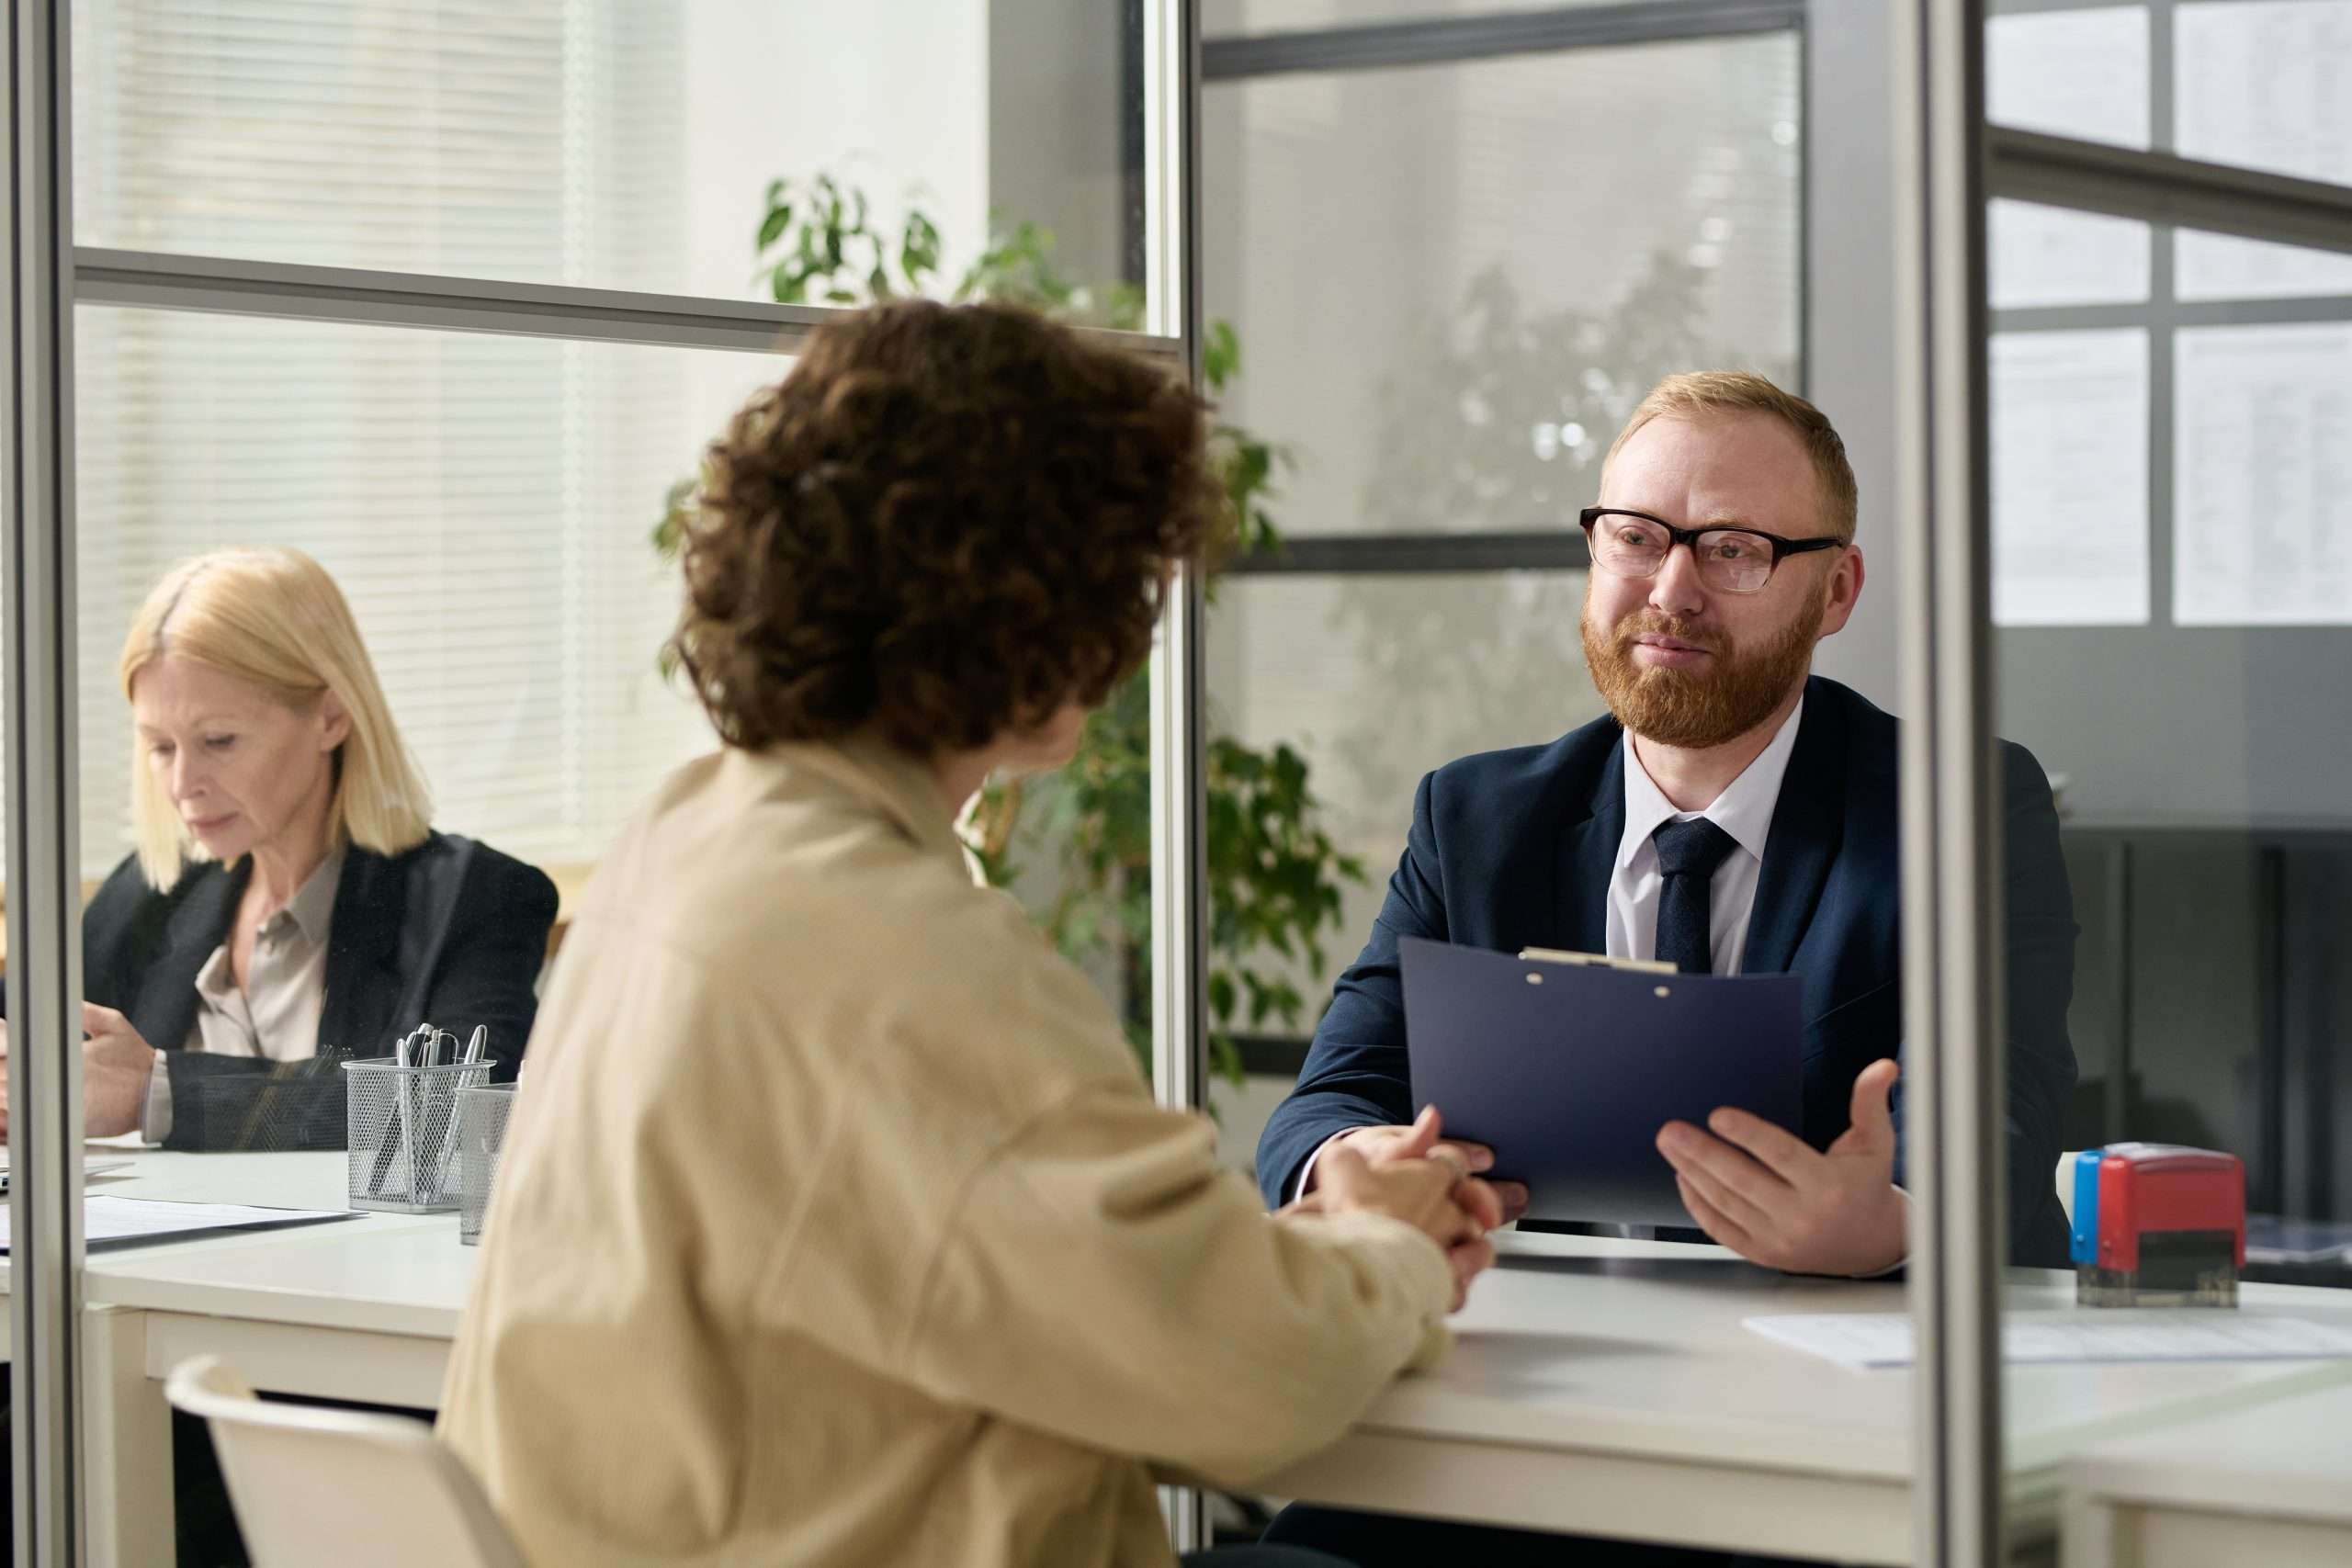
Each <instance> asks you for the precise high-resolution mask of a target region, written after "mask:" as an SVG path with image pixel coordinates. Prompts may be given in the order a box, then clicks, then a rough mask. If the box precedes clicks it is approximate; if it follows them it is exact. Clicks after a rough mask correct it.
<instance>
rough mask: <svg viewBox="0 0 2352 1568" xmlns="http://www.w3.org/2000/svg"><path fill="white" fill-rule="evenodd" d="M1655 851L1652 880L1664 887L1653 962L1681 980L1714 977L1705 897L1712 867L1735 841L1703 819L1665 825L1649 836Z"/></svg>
mask: <svg viewBox="0 0 2352 1568" xmlns="http://www.w3.org/2000/svg"><path fill="white" fill-rule="evenodd" d="M1650 842H1652V843H1654V844H1656V845H1657V869H1658V875H1659V876H1660V877H1661V878H1663V879H1664V882H1665V887H1664V888H1663V890H1662V891H1661V892H1660V893H1659V894H1658V900H1657V959H1658V962H1659V963H1661V964H1673V965H1674V966H1675V967H1676V968H1677V969H1679V970H1680V971H1681V972H1682V973H1683V974H1685V975H1711V974H1713V973H1714V968H1715V963H1714V949H1713V945H1712V944H1711V943H1710V942H1709V941H1708V936H1707V910H1708V900H1709V896H1710V894H1711V893H1712V892H1713V887H1714V881H1715V867H1717V866H1719V865H1721V864H1723V863H1724V856H1725V855H1727V854H1729V853H1731V852H1732V851H1734V850H1736V849H1737V848H1738V847H1739V840H1737V839H1735V838H1733V837H1732V836H1731V835H1730V834H1729V833H1726V832H1724V830H1723V829H1721V828H1718V827H1716V826H1715V825H1714V824H1713V822H1710V821H1708V820H1707V819H1706V818H1703V817H1693V818H1691V820H1689V821H1688V822H1667V823H1663V824H1661V825H1660V826H1659V828H1658V830H1657V832H1655V833H1652V834H1651V835H1650Z"/></svg>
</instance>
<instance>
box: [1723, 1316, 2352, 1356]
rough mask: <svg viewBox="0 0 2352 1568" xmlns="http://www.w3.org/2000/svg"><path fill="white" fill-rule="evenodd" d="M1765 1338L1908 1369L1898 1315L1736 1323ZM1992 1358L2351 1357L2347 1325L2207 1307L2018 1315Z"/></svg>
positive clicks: (1906, 1338) (1906, 1326) (1905, 1324)
mask: <svg viewBox="0 0 2352 1568" xmlns="http://www.w3.org/2000/svg"><path fill="white" fill-rule="evenodd" d="M1740 1321H1741V1322H1742V1324H1743V1325H1746V1326H1747V1328H1748V1329H1749V1330H1750V1331H1751V1332H1754V1333H1757V1334H1760V1335H1762V1336H1763V1337H1765V1338H1767V1339H1771V1340H1776V1341H1778V1342H1779V1343H1781V1344H1782V1345H1787V1346H1791V1347H1793V1348H1796V1349H1799V1350H1805V1351H1809V1352H1811V1353H1812V1354H1814V1355H1815V1356H1821V1357H1824V1358H1826V1359H1829V1360H1832V1361H1836V1362H1837V1363H1838V1365H1840V1366H1843V1367H1848V1368H1851V1369H1853V1370H1855V1371H1861V1370H1863V1369H1866V1368H1871V1367H1907V1366H1909V1365H1910V1364H1911V1319H1910V1317H1909V1316H1908V1315H1907V1314H1903V1313H1896V1312H1883V1313H1881V1312H1864V1313H1814V1314H1804V1315H1802V1316H1793V1317H1749V1318H1743V1319H1741V1320H1740ZM2001 1349H2002V1359H2004V1360H2006V1361H2008V1362H2011V1363H2018V1364H2031V1363H2034V1362H2053V1361H2308V1360H2318V1359H2328V1358H2333V1357H2337V1356H2352V1324H2346V1325H2335V1324H2325V1323H2312V1322H2311V1321H2309V1320H2308V1319H2304V1318H2295V1317H2270V1316H2266V1315H2256V1314H2248V1313H2245V1312H2222V1311H2216V1310H2214V1309H2212V1308H2210V1307H2207V1308H2182V1309H2180V1310H2177V1311H2164V1310H2161V1309H2158V1310H2147V1309H2133V1310H2131V1311H2115V1312H2098V1313H2092V1312H2018V1313H2011V1314H2009V1315H2008V1319H2007V1322H2005V1323H2004V1324H2003V1325H2002V1327H2001Z"/></svg>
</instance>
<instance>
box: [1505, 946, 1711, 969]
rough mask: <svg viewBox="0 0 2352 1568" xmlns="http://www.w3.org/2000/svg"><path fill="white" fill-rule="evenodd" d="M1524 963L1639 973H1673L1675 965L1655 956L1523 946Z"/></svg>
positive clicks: (1521, 952)
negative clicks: (1580, 965)
mask: <svg viewBox="0 0 2352 1568" xmlns="http://www.w3.org/2000/svg"><path fill="white" fill-rule="evenodd" d="M1519 957H1520V962H1521V963H1523V964H1590V965H1593V966H1595V967H1598V968H1602V969H1630V970H1632V971H1633V972H1634V973H1635V974H1637V975H1671V974H1674V973H1675V968H1674V965H1673V964H1667V963H1664V962H1661V961H1660V960H1658V959H1655V958H1611V957H1610V956H1609V955H1608V954H1607V953H1570V952H1569V951H1568V950H1567V949H1566V948H1564V947H1522V948H1521V949H1520V950H1519Z"/></svg>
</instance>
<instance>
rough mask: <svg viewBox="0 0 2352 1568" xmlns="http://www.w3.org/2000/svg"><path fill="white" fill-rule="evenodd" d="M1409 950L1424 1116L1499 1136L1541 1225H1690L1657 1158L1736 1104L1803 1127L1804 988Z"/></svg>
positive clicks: (1462, 950)
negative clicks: (1673, 1138)
mask: <svg viewBox="0 0 2352 1568" xmlns="http://www.w3.org/2000/svg"><path fill="white" fill-rule="evenodd" d="M1527 953H1528V956H1525V957H1521V956H1515V955H1513V954H1511V953H1490V952H1487V951H1484V950H1482V949H1478V948H1469V947H1454V946H1452V945H1449V944H1448V943H1445V942H1427V941H1423V940H1421V939H1419V938H1418V937H1408V938H1406V939H1404V941H1403V942H1400V943H1399V945H1398V960H1399V963H1400V964H1401V967H1402V970H1403V975H1404V991H1405V1033H1406V1040H1407V1043H1408V1049H1409V1055H1410V1065H1411V1071H1412V1087H1413V1104H1414V1108H1415V1110H1416V1111H1418V1110H1419V1109H1420V1108H1421V1107H1423V1106H1426V1105H1431V1104H1434V1105H1436V1106H1437V1107H1438V1108H1439V1109H1440V1110H1441V1111H1442V1112H1443V1113H1444V1116H1445V1130H1446V1132H1447V1133H1448V1134H1451V1135H1453V1136H1457V1137H1461V1138H1465V1139H1468V1140H1471V1141H1473V1142H1476V1143H1482V1144H1486V1145H1489V1146H1491V1147H1492V1148H1493V1149H1494V1151H1495V1165H1494V1170H1493V1175H1494V1176H1496V1177H1497V1178H1498V1179H1506V1180H1514V1181H1523V1182H1525V1183H1526V1184H1527V1188H1528V1198H1529V1203H1528V1213H1530V1214H1531V1215H1532V1216H1533V1217H1535V1218H1537V1219H1545V1220H1599V1221H1606V1222H1612V1223H1630V1224H1666V1225H1687V1224H1690V1223H1691V1217H1690V1214H1689V1213H1688V1212H1687V1211H1685V1210H1684V1208H1683V1206H1682V1200H1681V1198H1680V1196H1679V1194H1678V1193H1677V1192H1676V1190H1675V1185H1674V1170H1673V1168H1672V1167H1671V1166H1669V1165H1668V1164H1667V1162H1666V1157H1665V1156H1663V1155H1661V1154H1659V1153H1658V1152H1657V1131H1658V1129H1659V1128H1660V1127H1662V1126H1664V1125H1665V1124H1666V1123H1667V1122H1670V1121H1685V1122H1696V1123H1700V1124H1702V1125H1703V1124H1704V1122H1705V1121H1706V1118H1707V1115H1708V1113H1709V1112H1711V1111H1713V1110H1715V1109H1716V1108H1717V1107H1719V1106H1724V1105H1736V1106H1738V1107H1739V1108H1740V1109H1742V1110H1744V1111H1750V1112H1752V1113H1753V1114H1755V1115H1758V1116H1761V1117H1763V1118H1764V1119H1765V1120H1766V1121H1768V1122H1774V1123H1776V1124H1777V1125H1779V1126H1781V1127H1785V1128H1787V1129H1788V1130H1790V1131H1791V1132H1792V1133H1798V1134H1800V1135H1802V1130H1803V1113H1802V1086H1803V1081H1804V1018H1803V995H1802V988H1803V982H1801V981H1800V980H1799V979H1798V978H1797V977H1796V976H1793V975H1753V976H1712V975H1678V974H1675V973H1673V972H1672V971H1671V970H1670V969H1669V970H1666V971H1664V972H1660V970H1659V967H1658V966H1657V965H1652V966H1649V967H1647V968H1640V967H1633V966H1629V965H1626V964H1622V963H1615V962H1607V961H1604V962H1602V963H1600V964H1590V963H1577V962H1573V961H1568V962H1562V961H1555V960H1552V959H1550V957H1549V955H1548V953H1546V952H1545V951H1544V950H1538V949H1529V950H1527Z"/></svg>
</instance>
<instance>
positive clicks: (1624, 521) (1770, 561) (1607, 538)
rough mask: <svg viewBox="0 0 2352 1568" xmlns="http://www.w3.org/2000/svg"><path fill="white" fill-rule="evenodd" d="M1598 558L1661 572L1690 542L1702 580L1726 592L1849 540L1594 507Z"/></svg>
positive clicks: (1625, 568)
mask: <svg viewBox="0 0 2352 1568" xmlns="http://www.w3.org/2000/svg"><path fill="white" fill-rule="evenodd" d="M1577 522H1578V523H1579V524H1581V525H1583V528H1584V536H1585V539H1586V541H1587V542H1588V543H1589V545H1590V546H1591V547H1592V558H1593V559H1594V561H1596V562H1598V563H1599V564H1600V565H1601V566H1603V567H1606V568H1607V569H1608V570H1611V571H1612V572H1615V573H1616V574H1617V575H1618V576H1620V577H1656V576H1657V573H1658V569H1659V568H1660V567H1662V566H1664V565H1665V564H1666V558H1667V557H1668V556H1669V555H1672V554H1673V553H1674V547H1675V546H1677V545H1688V546H1690V547H1691V559H1692V560H1694V561H1696V562H1697V563H1698V566H1699V581H1702V582H1703V583H1705V584H1706V585H1707V586H1708V587H1709V588H1712V589H1713V590H1715V591H1716V592H1721V593H1753V592H1757V591H1758V589H1760V588H1762V587H1763V586H1764V585H1765V584H1766V583H1767V582H1770V581H1771V580H1772V569H1773V568H1775V567H1777V566H1779V565H1780V564H1781V558H1783V557H1786V556H1796V555H1803V554H1804V552H1805V551H1807V550H1834V549H1837V548H1838V547H1840V546H1842V545H1843V544H1845V542H1846V541H1845V540H1843V539H1784V538H1782V537H1781V536H1779V535H1778V534H1767V533H1764V532H1763V531H1762V530H1760V529H1756V528H1678V527H1676V526H1675V525H1673V524H1671V523H1668V521H1667V520H1666V519H1665V518H1663V517H1653V516H1651V515H1650V514H1649V513H1646V512H1628V511H1626V510H1625V509H1624V508H1623V507H1620V506H1588V507H1586V508H1585V509H1584V511H1583V512H1581V513H1578V514H1577Z"/></svg>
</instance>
